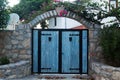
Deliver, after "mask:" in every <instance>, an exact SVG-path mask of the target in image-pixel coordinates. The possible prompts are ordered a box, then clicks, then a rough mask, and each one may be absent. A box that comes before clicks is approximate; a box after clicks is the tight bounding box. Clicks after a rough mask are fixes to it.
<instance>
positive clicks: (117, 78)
mask: <svg viewBox="0 0 120 80" xmlns="http://www.w3.org/2000/svg"><path fill="white" fill-rule="evenodd" d="M112 79H113V80H120V72H118V71H115V72H113V74H112Z"/></svg>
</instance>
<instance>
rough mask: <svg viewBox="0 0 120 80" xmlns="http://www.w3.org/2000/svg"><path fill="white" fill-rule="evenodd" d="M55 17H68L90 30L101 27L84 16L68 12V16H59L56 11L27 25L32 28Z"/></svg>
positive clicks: (45, 14)
mask: <svg viewBox="0 0 120 80" xmlns="http://www.w3.org/2000/svg"><path fill="white" fill-rule="evenodd" d="M54 17H67V18H71V19H74V20H76V21H78V22H80V23H82V24H83V25H84V26H86V27H87V28H88V29H93V28H100V25H98V24H95V23H91V22H89V21H87V20H86V19H84V18H83V17H82V16H78V15H77V14H76V13H73V12H71V11H68V12H67V14H65V15H62V16H59V15H58V13H57V11H56V10H50V11H47V12H44V13H43V14H40V15H38V16H37V17H35V18H34V19H33V20H32V21H30V22H29V23H28V24H27V25H28V26H29V27H31V28H32V27H34V26H35V25H37V24H38V23H40V22H42V21H44V20H46V19H49V18H54Z"/></svg>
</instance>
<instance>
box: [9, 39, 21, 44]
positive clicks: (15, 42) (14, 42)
mask: <svg viewBox="0 0 120 80" xmlns="http://www.w3.org/2000/svg"><path fill="white" fill-rule="evenodd" d="M11 43H12V44H18V43H19V41H18V40H12V41H11Z"/></svg>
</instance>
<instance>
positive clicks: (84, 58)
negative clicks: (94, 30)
mask: <svg viewBox="0 0 120 80" xmlns="http://www.w3.org/2000/svg"><path fill="white" fill-rule="evenodd" d="M87 45H88V43H87V31H86V30H83V31H82V73H87V66H88V65H87V64H88V62H87V59H88V57H87V56H88V55H87V52H88V51H87V50H88V49H87Z"/></svg>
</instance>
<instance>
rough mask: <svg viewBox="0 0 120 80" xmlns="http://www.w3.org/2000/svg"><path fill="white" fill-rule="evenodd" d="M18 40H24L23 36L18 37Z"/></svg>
mask: <svg viewBox="0 0 120 80" xmlns="http://www.w3.org/2000/svg"><path fill="white" fill-rule="evenodd" d="M16 39H18V40H24V38H23V36H18V37H16Z"/></svg>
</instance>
